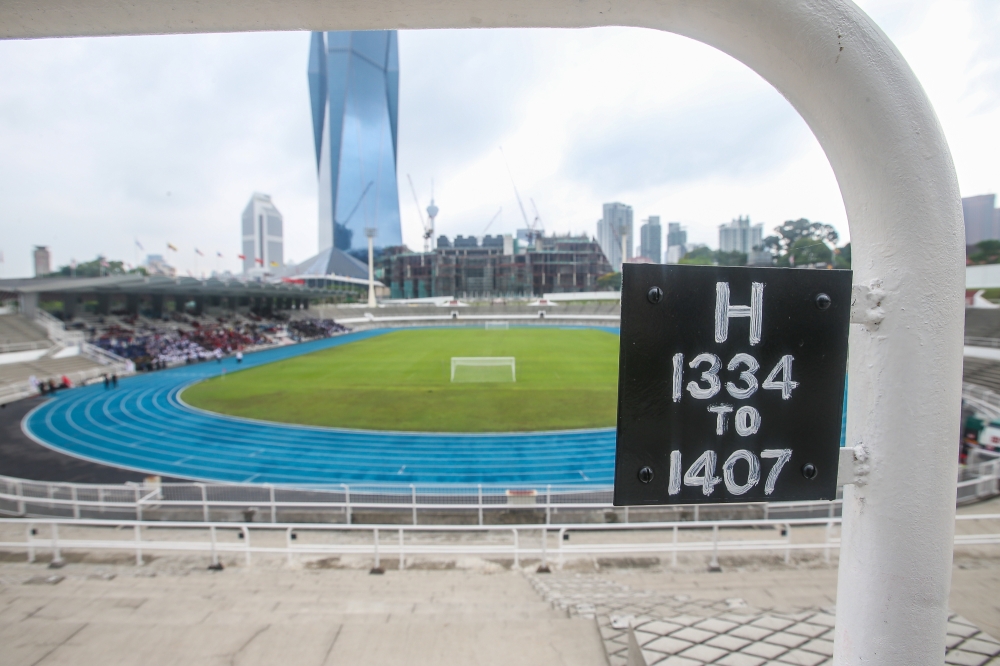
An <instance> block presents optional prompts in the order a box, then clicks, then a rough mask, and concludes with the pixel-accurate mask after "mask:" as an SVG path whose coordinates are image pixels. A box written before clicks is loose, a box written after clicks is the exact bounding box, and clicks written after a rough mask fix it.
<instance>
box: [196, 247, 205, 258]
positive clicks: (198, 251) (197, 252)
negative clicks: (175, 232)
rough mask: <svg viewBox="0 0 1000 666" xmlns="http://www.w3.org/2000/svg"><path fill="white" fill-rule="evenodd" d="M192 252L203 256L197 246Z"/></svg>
mask: <svg viewBox="0 0 1000 666" xmlns="http://www.w3.org/2000/svg"><path fill="white" fill-rule="evenodd" d="M194 253H195V254H197V255H198V256H199V257H204V256H205V255H204V254H202V253H201V250H199V249H198V248H195V249H194Z"/></svg>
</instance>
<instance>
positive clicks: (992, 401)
mask: <svg viewBox="0 0 1000 666" xmlns="http://www.w3.org/2000/svg"><path fill="white" fill-rule="evenodd" d="M962 400H964V401H965V402H966V403H968V404H969V405H970V406H971V407H972V408H973V409H975V410H976V411H977V412H979V413H980V414H981V415H982V416H985V417H986V418H987V419H989V420H991V421H992V420H995V419H1000V393H997V392H996V391H992V390H990V389H988V388H984V387H982V386H977V385H975V384H969V383H964V382H963V384H962Z"/></svg>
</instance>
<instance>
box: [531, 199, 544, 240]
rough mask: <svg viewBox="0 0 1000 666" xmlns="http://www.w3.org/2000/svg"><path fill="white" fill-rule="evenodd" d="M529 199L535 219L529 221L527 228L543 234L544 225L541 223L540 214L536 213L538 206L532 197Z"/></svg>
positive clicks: (540, 234)
mask: <svg viewBox="0 0 1000 666" xmlns="http://www.w3.org/2000/svg"><path fill="white" fill-rule="evenodd" d="M529 201H531V209H532V210H534V211H535V219H534V220H532V221H531V226H530V227H528V228H529V229H531V231H532V233H535V234H537V235H538V236H544V235H545V226H544V225H543V224H542V216H541V215H539V214H538V206H536V205H535V200H534V199H529Z"/></svg>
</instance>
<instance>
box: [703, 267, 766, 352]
mask: <svg viewBox="0 0 1000 666" xmlns="http://www.w3.org/2000/svg"><path fill="white" fill-rule="evenodd" d="M763 312H764V284H763V283H762V282H754V283H752V284H751V288H750V305H730V304H729V283H728V282H716V283H715V341H716V342H725V341H726V340H727V339H728V338H729V319H730V318H731V317H750V344H751V345H755V344H757V343H758V342H760V331H761V320H762V319H763V316H762V315H763Z"/></svg>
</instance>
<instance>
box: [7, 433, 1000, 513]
mask: <svg viewBox="0 0 1000 666" xmlns="http://www.w3.org/2000/svg"><path fill="white" fill-rule="evenodd" d="M998 494H1000V454H998V453H996V452H992V451H988V450H986V449H980V448H974V449H973V450H972V451H970V454H969V464H967V465H966V466H964V467H963V468H962V469H961V470H960V472H959V478H958V486H957V499H958V503H959V504H967V503H970V502H975V501H979V500H982V499H985V498H988V497H994V496H996V495H998ZM611 496H612V489H611V488H608V487H584V488H581V487H573V486H551V485H550V486H545V487H544V488H541V489H538V488H501V487H490V486H482V485H476V486H419V487H418V486H416V485H399V486H389V485H384V486H374V485H357V486H351V485H347V484H341V485H337V486H324V487H317V488H295V487H286V486H273V485H250V484H246V485H237V484H209V483H147V484H127V485H94V484H78V483H50V482H44V481H30V480H25V479H17V478H13V477H3V476H0V515H8V516H54V517H73V518H95V519H96V518H102V519H111V520H114V519H125V518H133V519H136V520H143V519H148V518H152V519H155V520H200V521H202V522H206V523H208V522H212V521H213V520H214V521H219V520H231V521H252V520H258V521H266V522H270V523H279V522H288V519H289V518H291V517H294V518H293V519H294V520H296V521H300V522H301V521H304V520H315V521H322V522H333V521H336V522H341V523H344V524H351V523H354V522H357V520H356V519H355V514H356V513H358V512H361V513H362V514H363V517H362V520H363V521H367V522H387V523H397V522H404V521H405V522H408V523H410V524H411V525H418V524H421V523H423V524H427V523H436V522H440V521H442V520H445V519H447V520H454V519H456V518H460V517H464V518H463V519H466V520H469V521H470V522H474V523H475V524H477V525H486V524H487V523H490V522H495V521H496V520H498V516H499V515H500V514H501V513H504V512H506V514H507V515H506V516H504V518H503V519H504V520H511V521H516V522H518V523H522V524H538V525H543V524H553V523H555V522H558V521H560V520H563V521H566V520H568V519H569V517H572V520H573V521H574V522H576V521H582V522H587V523H598V522H599V523H604V522H607V521H615V522H621V523H624V524H642V523H644V522H650V521H658V520H662V519H664V517H667V518H670V519H673V520H680V519H683V520H685V521H686V522H694V523H700V522H704V521H705V520H706V519H708V520H711V519H713V518H720V517H727V518H732V517H734V516H738V517H739V518H740V519H746V520H752V519H758V518H763V519H772V518H814V517H828V518H831V517H836V516H839V515H840V511H841V502H840V500H834V501H832V502H827V501H820V502H776V503H767V504H765V503H747V504H724V505H710V506H699V505H684V506H657V507H615V506H613V505H612V504H611Z"/></svg>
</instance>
